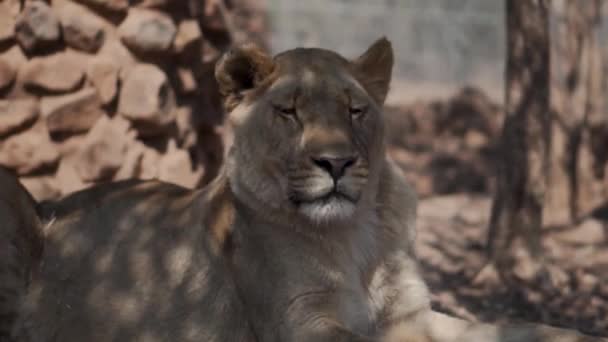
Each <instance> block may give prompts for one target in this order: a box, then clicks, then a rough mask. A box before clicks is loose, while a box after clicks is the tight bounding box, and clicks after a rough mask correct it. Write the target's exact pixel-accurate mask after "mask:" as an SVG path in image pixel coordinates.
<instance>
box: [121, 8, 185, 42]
mask: <svg viewBox="0 0 608 342" xmlns="http://www.w3.org/2000/svg"><path fill="white" fill-rule="evenodd" d="M118 31H119V34H120V37H121V39H122V41H123V42H124V43H125V45H127V46H129V47H130V48H132V49H133V50H136V51H139V52H164V51H167V50H169V48H171V45H172V43H173V39H174V38H175V34H176V32H177V29H176V27H175V24H173V21H172V20H171V18H170V17H169V16H168V15H166V14H164V13H163V12H160V11H156V10H150V9H141V8H131V9H129V13H128V15H127V18H126V19H125V20H124V21H123V23H122V24H121V25H120V27H119V28H118Z"/></svg>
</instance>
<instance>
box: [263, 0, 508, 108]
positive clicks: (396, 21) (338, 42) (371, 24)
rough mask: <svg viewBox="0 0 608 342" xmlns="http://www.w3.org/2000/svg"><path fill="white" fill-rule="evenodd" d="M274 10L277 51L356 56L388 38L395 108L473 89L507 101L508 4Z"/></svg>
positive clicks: (377, 2)
mask: <svg viewBox="0 0 608 342" xmlns="http://www.w3.org/2000/svg"><path fill="white" fill-rule="evenodd" d="M268 8H269V12H270V24H271V28H272V36H271V47H272V49H273V50H274V51H275V52H278V51H282V50H285V49H289V48H292V47H295V46H320V47H324V48H331V49H335V50H337V51H339V52H340V53H342V54H344V55H346V56H352V57H355V56H357V55H358V54H360V53H361V52H362V51H364V50H365V48H366V47H367V46H368V45H369V44H370V43H371V42H373V41H374V40H375V39H376V38H378V37H380V36H382V35H385V36H387V37H388V38H389V39H390V40H391V41H392V42H393V45H394V48H395V52H396V60H397V63H396V69H395V76H396V77H395V85H394V91H393V93H392V94H391V96H390V99H391V100H392V101H396V102H407V101H411V100H413V99H416V98H436V97H438V96H439V97H441V96H445V95H449V94H450V93H452V92H453V91H455V89H456V88H458V87H461V86H463V85H470V84H472V85H477V86H480V87H483V88H484V90H485V91H486V92H488V93H489V94H490V95H491V96H492V97H494V98H495V99H497V100H500V99H501V97H502V83H503V68H504V58H505V57H504V56H505V53H504V52H505V48H504V46H505V29H504V14H505V9H504V1H502V0H306V1H304V0H268Z"/></svg>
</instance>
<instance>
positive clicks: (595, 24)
mask: <svg viewBox="0 0 608 342" xmlns="http://www.w3.org/2000/svg"><path fill="white" fill-rule="evenodd" d="M601 6H602V0H591V1H578V0H567V1H559V2H554V4H553V6H552V10H553V13H552V14H553V15H552V18H554V23H555V25H554V30H553V32H555V33H556V35H557V37H559V39H555V40H554V41H552V46H553V51H552V53H553V57H554V58H553V68H552V69H553V80H552V83H553V91H554V95H555V96H554V97H553V100H554V101H553V106H554V108H555V109H556V111H555V119H556V121H555V122H556V126H555V127H554V147H555V149H554V155H553V157H552V159H553V163H554V164H553V165H554V168H553V175H552V177H553V180H554V182H553V184H554V186H553V187H552V190H551V191H550V195H549V196H550V201H549V203H546V204H547V205H548V208H551V209H552V210H551V211H552V212H557V211H558V210H560V209H562V208H563V207H564V206H567V207H568V208H569V210H568V211H563V209H562V211H561V212H562V213H567V215H561V217H559V216H560V215H551V216H553V217H551V219H552V221H553V222H552V223H553V224H571V223H573V222H576V221H577V220H578V219H579V218H581V217H582V215H584V214H586V213H587V212H588V211H589V210H591V208H593V207H594V206H597V205H599V204H600V203H601V201H602V200H603V198H605V197H604V196H603V194H602V193H601V191H600V189H602V186H601V182H598V179H599V178H603V171H604V164H605V161H606V160H605V158H606V144H605V142H606V140H605V139H606V134H605V132H606V117H605V114H604V111H603V109H604V108H603V107H604V104H603V97H604V95H603V90H604V88H603V83H604V81H603V70H601V65H602V58H601V50H600V48H599V47H600V42H599V37H598V35H599V33H600V32H599V30H600V19H601V15H600V14H601Z"/></svg>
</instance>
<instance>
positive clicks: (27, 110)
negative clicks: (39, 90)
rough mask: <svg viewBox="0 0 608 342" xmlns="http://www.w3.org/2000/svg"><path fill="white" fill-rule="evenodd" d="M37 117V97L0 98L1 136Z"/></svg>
mask: <svg viewBox="0 0 608 342" xmlns="http://www.w3.org/2000/svg"><path fill="white" fill-rule="evenodd" d="M37 117H38V101H36V100H35V99H16V100H0V137H1V136H5V135H7V134H10V133H13V132H14V131H16V130H18V129H20V128H22V127H24V126H26V125H28V124H30V123H32V122H33V121H34V120H36V118H37Z"/></svg>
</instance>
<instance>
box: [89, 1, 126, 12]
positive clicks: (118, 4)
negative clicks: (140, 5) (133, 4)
mask: <svg viewBox="0 0 608 342" xmlns="http://www.w3.org/2000/svg"><path fill="white" fill-rule="evenodd" d="M82 1H83V2H84V3H87V4H89V5H92V6H94V7H98V8H102V9H105V10H109V11H116V12H122V11H125V10H127V8H129V0H82Z"/></svg>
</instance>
